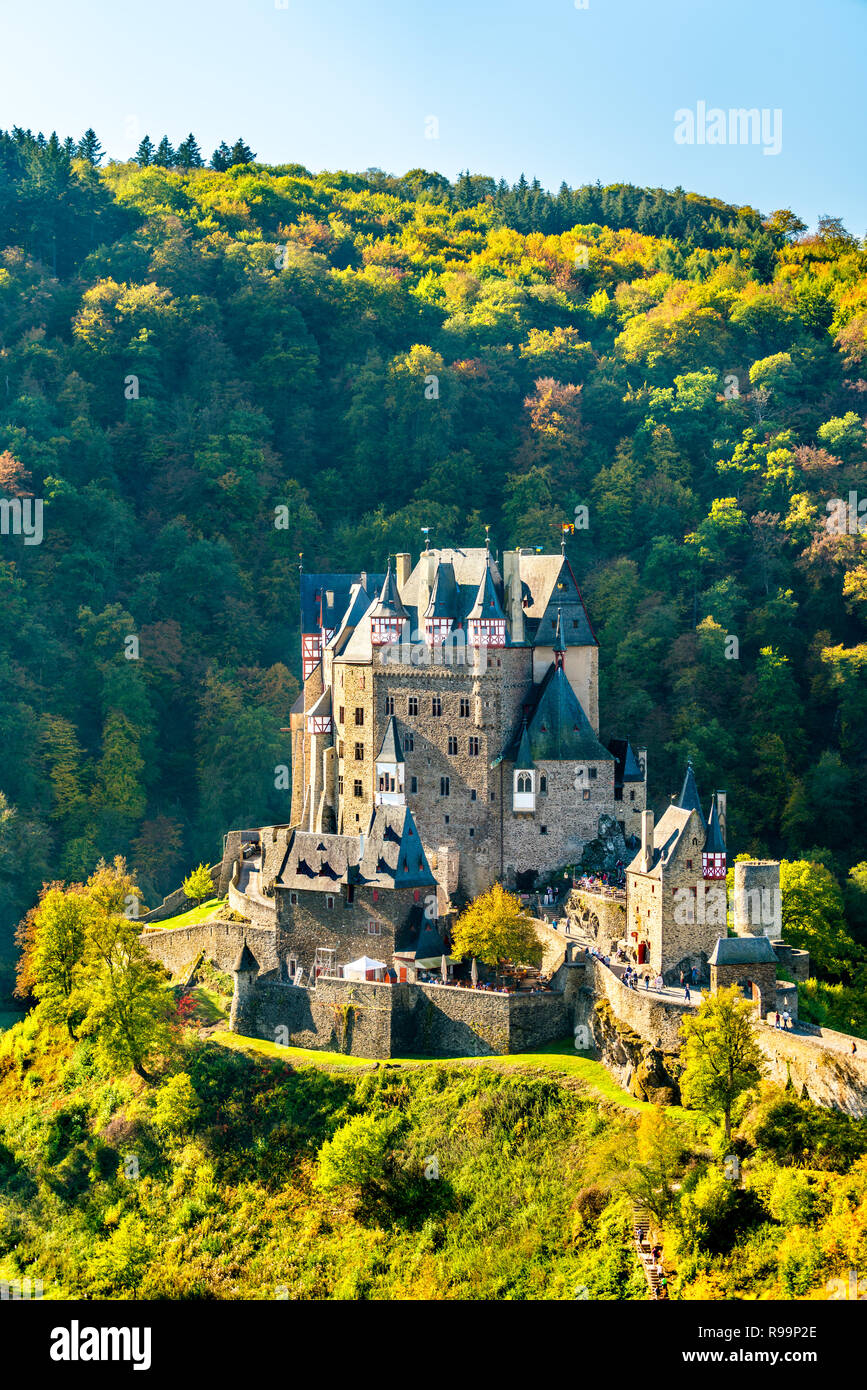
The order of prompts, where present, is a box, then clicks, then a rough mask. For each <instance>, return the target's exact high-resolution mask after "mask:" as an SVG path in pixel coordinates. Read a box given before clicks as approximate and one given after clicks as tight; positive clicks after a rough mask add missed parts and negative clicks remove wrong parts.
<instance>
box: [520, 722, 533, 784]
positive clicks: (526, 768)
mask: <svg viewBox="0 0 867 1390" xmlns="http://www.w3.org/2000/svg"><path fill="white" fill-rule="evenodd" d="M533 766H534V764H533V754H532V753H531V751H530V735H529V734H528V733H527V721H526V719H525V720H524V727H523V728H522V730H521V740H520V743H519V744H518V752H517V754H516V757H515V771H516V772H532V770H533Z"/></svg>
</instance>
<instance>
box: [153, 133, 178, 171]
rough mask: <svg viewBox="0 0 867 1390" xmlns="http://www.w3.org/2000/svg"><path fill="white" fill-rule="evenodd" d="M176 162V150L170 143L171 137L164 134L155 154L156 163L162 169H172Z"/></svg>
mask: <svg viewBox="0 0 867 1390" xmlns="http://www.w3.org/2000/svg"><path fill="white" fill-rule="evenodd" d="M174 163H175V152H174V150H173V149H172V147H171V145H170V144H169V137H168V136H167V135H164V136H163V138H162V140H161V141H160V143H159V145H158V147H157V152H156V154H155V155H154V164H156V165H158V166H159V168H160V169H171V168H172V167H173V166H174Z"/></svg>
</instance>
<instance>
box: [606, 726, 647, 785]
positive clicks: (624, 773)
mask: <svg viewBox="0 0 867 1390" xmlns="http://www.w3.org/2000/svg"><path fill="white" fill-rule="evenodd" d="M608 747H609V749H610V750H611V752H612V753H613V754H614V759H615V768H614V785H615V787H622V786H623V783H624V782H643V781H644V773H643V772H642V771H641V766H640V764H639V761H638V758H637V757H636V755H635V751H634V749H633V747H632V744H631V743H629V741H628V740H627V739H625V738H612V739H610V740H609V742H608Z"/></svg>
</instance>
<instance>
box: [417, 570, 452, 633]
mask: <svg viewBox="0 0 867 1390" xmlns="http://www.w3.org/2000/svg"><path fill="white" fill-rule="evenodd" d="M460 616H461V610H460V595H459V593H458V586H457V581H456V579H455V567H454V565H453V564H452V563H451V561H450V560H443V561H442V562H441V563H440V564H439V565H437V568H436V574H435V575H434V582H433V585H432V586H431V591H430V602H429V603H428V606H427V608H426V609H425V610H424V613H423V614H422V617H424V618H451V619H452V620H453V621H454V620H455V619H457V618H459V617H460Z"/></svg>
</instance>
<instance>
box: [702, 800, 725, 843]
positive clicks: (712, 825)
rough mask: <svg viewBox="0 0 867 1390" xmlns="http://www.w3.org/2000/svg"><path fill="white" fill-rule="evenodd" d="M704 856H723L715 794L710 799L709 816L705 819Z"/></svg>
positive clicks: (720, 826) (721, 835) (723, 841)
mask: <svg viewBox="0 0 867 1390" xmlns="http://www.w3.org/2000/svg"><path fill="white" fill-rule="evenodd" d="M704 849H705V853H706V854H725V852H726V845H725V840H724V839H723V833H722V825H721V824H720V818H719V812H718V810H717V803H716V792H714V794H713V796H712V797H711V803H710V814H709V816H708V818H707V839H706V840H705V842H704Z"/></svg>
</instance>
